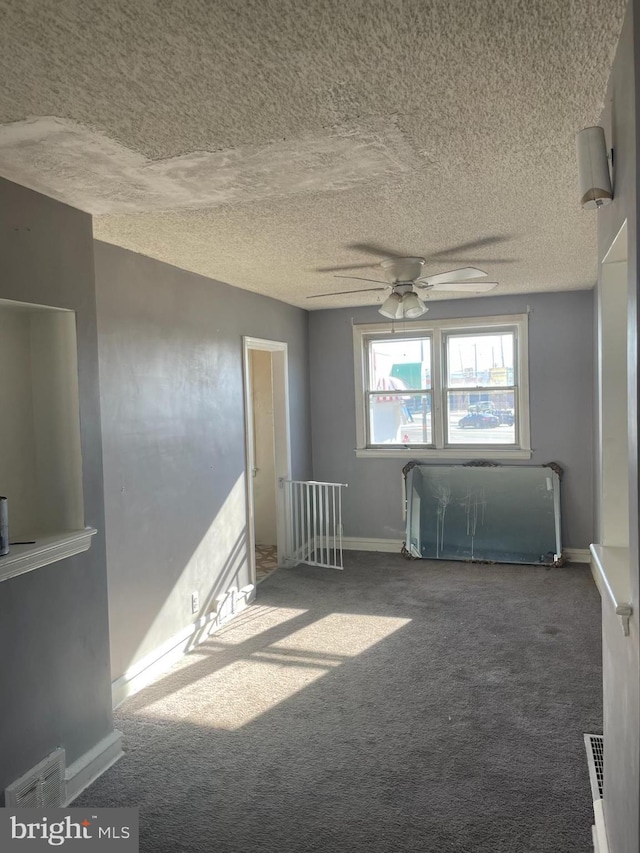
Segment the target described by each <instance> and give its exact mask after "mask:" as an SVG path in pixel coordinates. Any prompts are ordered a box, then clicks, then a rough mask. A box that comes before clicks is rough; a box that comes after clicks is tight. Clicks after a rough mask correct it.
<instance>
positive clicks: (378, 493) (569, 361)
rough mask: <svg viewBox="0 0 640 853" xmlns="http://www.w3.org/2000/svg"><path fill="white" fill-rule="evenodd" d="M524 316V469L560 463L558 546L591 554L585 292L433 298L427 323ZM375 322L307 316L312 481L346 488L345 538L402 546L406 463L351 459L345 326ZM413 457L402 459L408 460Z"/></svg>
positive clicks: (333, 314)
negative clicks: (527, 427) (528, 451)
mask: <svg viewBox="0 0 640 853" xmlns="http://www.w3.org/2000/svg"><path fill="white" fill-rule="evenodd" d="M528 310H529V312H530V314H529V374H530V377H529V384H530V409H531V442H532V447H533V457H532V459H531V462H530V463H525V464H533V465H541V464H544V463H546V462H558V463H559V464H560V465H561V466H562V468H563V469H564V477H563V480H562V513H563V518H562V527H563V537H562V542H563V546H565V547H570V548H588V547H589V544H590V542H591V541H592V536H593V500H592V488H593V484H592V467H593V446H592V442H593V430H592V425H593V380H592V377H593V348H592V326H593V298H592V294H591V292H590V291H574V292H571V293H538V294H528V295H518V296H495V297H483V298H477V299H458V300H453V301H446V302H445V301H438V302H435V301H434V302H432V303H431V304H430V306H429V319H430V320H440V319H446V318H452V317H476V316H477V317H482V316H492V315H494V314H495V315H498V314H524V313H526V312H527V311H528ZM376 322H384V320H383V318H382V317H381V316H380V314H378V312H377V310H376V309H375V308H360V309H356V308H350V309H340V310H333V311H314V312H312V314H311V316H310V321H309V324H310V325H309V330H310V354H311V388H312V398H311V412H312V424H313V429H312V438H313V476H314V478H315V479H317V480H330V481H339V482H346V483H348V484H349V488H348V491H347V492H346V494H345V499H344V504H343V523H344V533H345V536H354V537H357V538H373V539H403V538H404V522H403V519H402V467H403V465H404V464H405V462H404V461H402V460H399V459H371V458H361V459H357V458H356V455H355V452H354V448H355V443H356V423H355V398H354V387H355V386H354V366H353V337H352V323H376ZM409 325H410V324H409ZM413 458H416V457H414V456H412V455H411V453H409V454H407V459H406V461H409V460H410V459H413ZM509 464H511V463H509ZM513 464H521V463H513Z"/></svg>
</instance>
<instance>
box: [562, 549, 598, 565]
mask: <svg viewBox="0 0 640 853" xmlns="http://www.w3.org/2000/svg"><path fill="white" fill-rule="evenodd" d="M562 554H563V556H564V558H565V560H566V561H567V563H588V564H589V565H591V552H590V551H589V549H588V548H564V549H563V551H562Z"/></svg>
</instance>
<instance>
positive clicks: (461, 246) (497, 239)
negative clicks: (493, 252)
mask: <svg viewBox="0 0 640 853" xmlns="http://www.w3.org/2000/svg"><path fill="white" fill-rule="evenodd" d="M511 239H513V238H512V235H511V234H495V235H494V236H493V237H481V238H480V239H479V240H469V241H468V242H466V243H458V244H457V245H456V246H449V248H448V249H442V250H441V251H440V252H433V253H432V254H430V255H429V259H432V258H441V257H444V256H445V255H453V254H456V253H457V252H468V251H469V249H482V248H484V247H485V246H494V245H495V244H496V243H504V242H506V241H507V240H511Z"/></svg>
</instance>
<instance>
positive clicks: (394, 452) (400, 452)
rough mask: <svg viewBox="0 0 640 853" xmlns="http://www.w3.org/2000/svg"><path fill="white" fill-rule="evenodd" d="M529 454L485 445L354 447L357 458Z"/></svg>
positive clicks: (491, 457)
mask: <svg viewBox="0 0 640 853" xmlns="http://www.w3.org/2000/svg"><path fill="white" fill-rule="evenodd" d="M531 455H532V451H531V450H523V449H521V448H509V449H504V450H494V449H491V450H489V449H487V448H486V447H478V448H477V449H475V450H474V449H469V448H467V447H465V448H464V449H460V450H453V449H452V448H446V449H442V450H423V449H421V448H418V447H390V448H389V449H388V450H387V449H386V448H377V447H358V448H356V457H357V458H358V459H407V460H408V459H423V460H425V461H430V460H445V459H446V460H451V459H454V460H455V459H467V460H469V459H486V460H487V461H490V462H494V461H495V462H498V461H499V460H501V459H531Z"/></svg>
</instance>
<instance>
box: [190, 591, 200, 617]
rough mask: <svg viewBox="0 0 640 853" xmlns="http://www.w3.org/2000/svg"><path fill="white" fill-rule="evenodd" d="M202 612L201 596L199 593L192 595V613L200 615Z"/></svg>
mask: <svg viewBox="0 0 640 853" xmlns="http://www.w3.org/2000/svg"><path fill="white" fill-rule="evenodd" d="M199 610H200V596H199V595H198V591H197V590H196V592H192V593H191V612H192V613H198V611H199Z"/></svg>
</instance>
